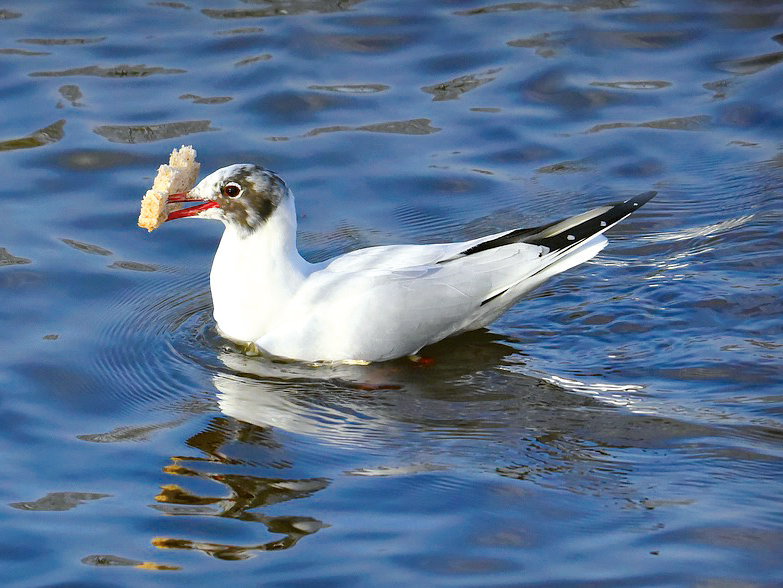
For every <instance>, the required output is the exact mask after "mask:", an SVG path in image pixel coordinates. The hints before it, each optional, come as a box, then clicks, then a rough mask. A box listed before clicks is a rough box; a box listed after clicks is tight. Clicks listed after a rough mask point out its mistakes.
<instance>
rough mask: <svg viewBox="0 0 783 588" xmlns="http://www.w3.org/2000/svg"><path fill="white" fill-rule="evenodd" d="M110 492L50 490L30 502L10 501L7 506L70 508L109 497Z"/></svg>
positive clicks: (42, 508)
mask: <svg viewBox="0 0 783 588" xmlns="http://www.w3.org/2000/svg"><path fill="white" fill-rule="evenodd" d="M110 496H111V494H97V493H95V492H50V493H49V494H47V495H46V496H44V497H43V498H39V499H38V500H33V501H31V502H12V503H10V504H9V505H8V506H10V507H12V508H16V509H19V510H36V511H45V512H56V511H64V510H71V509H72V508H76V507H77V506H79V505H81V504H84V503H85V502H87V501H90V500H100V499H101V498H109V497H110Z"/></svg>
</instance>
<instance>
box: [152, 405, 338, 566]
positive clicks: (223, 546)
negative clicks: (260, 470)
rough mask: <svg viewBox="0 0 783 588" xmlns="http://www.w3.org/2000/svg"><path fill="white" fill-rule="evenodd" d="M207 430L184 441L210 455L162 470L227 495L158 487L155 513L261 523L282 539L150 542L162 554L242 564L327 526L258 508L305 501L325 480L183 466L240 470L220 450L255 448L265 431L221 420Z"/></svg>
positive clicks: (166, 539) (164, 539)
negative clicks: (189, 553)
mask: <svg viewBox="0 0 783 588" xmlns="http://www.w3.org/2000/svg"><path fill="white" fill-rule="evenodd" d="M216 420H217V422H214V421H213V422H212V423H211V425H210V427H209V428H208V429H207V430H206V431H203V432H201V433H198V434H196V435H194V436H192V437H191V438H190V439H188V441H187V443H188V445H189V446H190V447H193V448H196V449H200V450H201V451H203V452H204V454H206V455H207V456H208V458H207V460H200V459H199V458H185V457H172V461H173V462H174V463H173V464H172V465H169V466H166V467H164V468H163V471H164V472H165V473H167V474H171V475H176V476H182V477H183V478H199V479H202V480H210V481H213V482H217V483H218V484H222V485H223V486H225V489H226V490H227V491H228V496H205V495H200V494H196V493H194V492H191V491H188V490H185V489H184V488H182V487H181V486H179V485H177V484H167V485H165V486H162V487H161V489H160V493H159V494H158V495H157V496H155V500H156V501H157V502H158V504H157V505H155V506H154V507H153V508H155V509H157V510H159V511H161V512H163V513H165V514H167V515H172V516H197V517H205V516H214V517H221V518H229V519H236V520H238V521H242V522H245V523H261V524H262V525H264V526H265V527H266V528H267V530H268V531H269V532H270V533H273V534H281V535H283V537H282V538H278V539H273V540H270V541H265V542H261V543H254V544H251V545H231V544H228V543H212V542H204V541H195V540H191V539H181V538H173V537H156V538H154V539H153V540H152V544H153V545H154V546H155V547H159V548H161V549H189V550H197V551H201V552H202V553H205V554H207V555H211V556H212V557H216V558H218V559H224V560H241V559H247V558H249V557H252V556H253V555H254V554H255V552H259V551H273V550H279V549H288V548H290V547H293V546H294V545H296V543H297V542H298V541H299V540H300V539H301V538H302V537H305V536H307V535H312V534H313V533H315V532H317V531H319V530H320V529H323V528H325V527H328V526H329V525H328V524H326V523H324V522H322V521H320V520H318V519H315V518H313V517H307V516H294V515H286V516H269V515H264V514H263V513H261V512H258V509H262V508H264V507H268V506H271V505H273V504H278V503H281V502H288V501H291V500H297V499H302V498H308V497H310V496H312V495H313V494H315V493H316V492H319V491H320V490H323V489H324V488H326V487H327V486H328V485H329V480H327V479H325V478H309V479H285V478H269V477H259V476H253V475H244V474H222V473H214V472H203V471H199V470H197V469H194V468H189V467H185V466H184V465H182V462H184V461H196V462H198V461H204V463H207V464H209V463H214V464H218V463H222V464H230V465H239V464H240V463H241V460H236V459H233V458H230V457H227V456H226V455H224V454H223V453H222V452H221V447H222V446H223V445H227V444H229V443H233V442H241V443H246V444H251V445H252V444H255V443H258V442H261V443H265V442H264V441H262V440H263V439H264V437H265V436H266V432H265V431H263V430H259V429H258V427H255V426H254V425H251V424H246V423H241V422H240V423H235V426H231V424H230V423H227V422H226V421H225V419H216Z"/></svg>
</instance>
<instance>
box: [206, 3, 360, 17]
mask: <svg viewBox="0 0 783 588" xmlns="http://www.w3.org/2000/svg"><path fill="white" fill-rule="evenodd" d="M362 1H363V0H279V1H277V2H275V3H274V5H273V6H270V7H268V8H244V9H222V10H221V9H212V8H204V9H202V11H201V13H202V14H203V15H204V16H208V17H209V18H215V19H218V20H226V19H238V18H265V17H269V16H293V15H296V14H307V13H310V12H315V13H319V14H325V13H330V12H344V11H347V10H350V9H351V7H353V6H354V5H355V4H359V3H361V2H362Z"/></svg>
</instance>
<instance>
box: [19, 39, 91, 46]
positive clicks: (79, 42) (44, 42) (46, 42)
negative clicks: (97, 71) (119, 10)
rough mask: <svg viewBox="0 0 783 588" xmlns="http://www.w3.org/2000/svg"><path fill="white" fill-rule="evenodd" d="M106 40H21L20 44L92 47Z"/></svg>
mask: <svg viewBox="0 0 783 588" xmlns="http://www.w3.org/2000/svg"><path fill="white" fill-rule="evenodd" d="M105 40H106V37H92V38H87V37H74V38H70V39H19V41H18V42H19V43H27V44H28V45H60V46H66V45H90V44H92V43H101V42H103V41H105Z"/></svg>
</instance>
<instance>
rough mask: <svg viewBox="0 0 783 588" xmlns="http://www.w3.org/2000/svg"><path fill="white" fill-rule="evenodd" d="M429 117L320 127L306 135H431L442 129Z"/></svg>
mask: <svg viewBox="0 0 783 588" xmlns="http://www.w3.org/2000/svg"><path fill="white" fill-rule="evenodd" d="M430 122H431V121H430V119H428V118H414V119H411V120H398V121H391V122H384V123H375V124H369V125H362V126H358V127H354V126H347V125H336V126H332V127H320V128H317V129H313V130H312V131H309V132H307V133H305V134H304V136H305V137H315V136H317V135H321V134H323V133H337V132H347V131H367V132H370V133H392V134H397V135H431V134H433V133H437V132H439V131H440V130H441V129H439V128H437V127H433V126H431V125H430Z"/></svg>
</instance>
